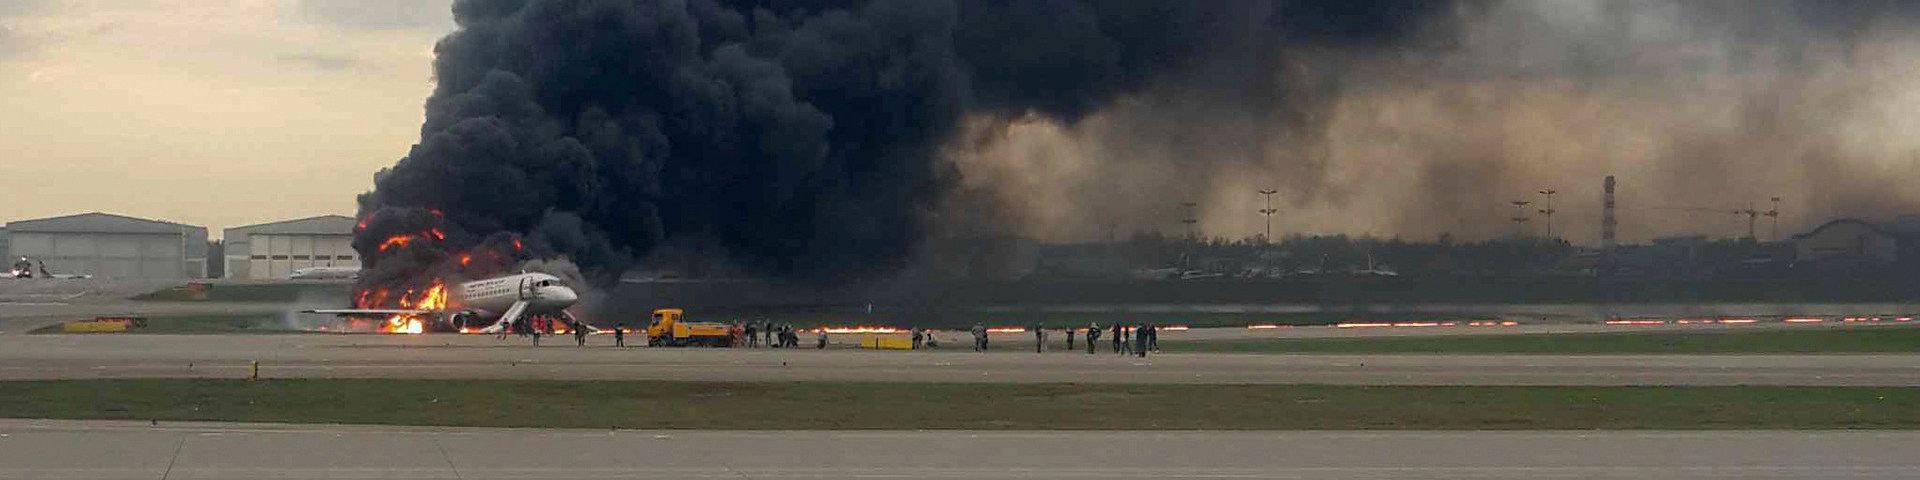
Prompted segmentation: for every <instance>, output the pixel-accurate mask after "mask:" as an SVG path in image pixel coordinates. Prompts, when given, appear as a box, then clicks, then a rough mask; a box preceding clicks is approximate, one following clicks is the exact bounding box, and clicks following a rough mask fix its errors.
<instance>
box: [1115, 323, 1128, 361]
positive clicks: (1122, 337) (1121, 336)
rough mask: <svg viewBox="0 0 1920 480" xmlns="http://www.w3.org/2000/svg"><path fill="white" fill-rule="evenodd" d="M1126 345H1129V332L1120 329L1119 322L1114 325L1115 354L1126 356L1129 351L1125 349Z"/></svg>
mask: <svg viewBox="0 0 1920 480" xmlns="http://www.w3.org/2000/svg"><path fill="white" fill-rule="evenodd" d="M1126 344H1127V331H1126V330H1122V329H1121V328H1120V324H1119V323H1117V322H1116V323H1114V324H1113V353H1118V354H1121V355H1125V354H1126V353H1127V349H1126V348H1123V347H1124V346H1126Z"/></svg>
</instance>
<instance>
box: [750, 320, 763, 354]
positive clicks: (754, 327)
mask: <svg viewBox="0 0 1920 480" xmlns="http://www.w3.org/2000/svg"><path fill="white" fill-rule="evenodd" d="M759 327H760V323H759V322H747V348H760V329H759Z"/></svg>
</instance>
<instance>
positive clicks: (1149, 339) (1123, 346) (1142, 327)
mask: <svg viewBox="0 0 1920 480" xmlns="http://www.w3.org/2000/svg"><path fill="white" fill-rule="evenodd" d="M1108 331H1110V332H1111V333H1112V334H1113V353H1117V354H1121V355H1127V354H1134V355H1139V356H1142V357H1144V356H1147V352H1153V353H1160V326H1159V325H1154V324H1151V323H1142V324H1138V325H1124V324H1119V323H1115V324H1113V326H1112V327H1110V329H1109V330H1108ZM1101 332H1102V330H1101V328H1100V325H1099V324H1092V323H1090V324H1087V354H1088V355H1092V354H1094V353H1096V352H1095V350H1096V349H1097V348H1099V345H1100V343H1099V342H1100V334H1101ZM1127 337H1133V338H1132V340H1131V341H1129V340H1128V338H1127ZM1067 345H1068V346H1067V348H1073V346H1072V345H1073V331H1072V330H1068V331H1067Z"/></svg>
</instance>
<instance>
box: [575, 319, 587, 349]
mask: <svg viewBox="0 0 1920 480" xmlns="http://www.w3.org/2000/svg"><path fill="white" fill-rule="evenodd" d="M573 343H574V344H575V345H576V346H581V347H584V346H587V326H586V325H585V324H582V323H580V322H573Z"/></svg>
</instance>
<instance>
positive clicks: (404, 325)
mask: <svg viewBox="0 0 1920 480" xmlns="http://www.w3.org/2000/svg"><path fill="white" fill-rule="evenodd" d="M388 298H392V292H391V291H389V290H387V289H385V288H371V289H367V290H363V291H361V292H360V293H359V294H358V295H356V296H355V297H354V303H355V306H356V307H359V308H388V304H387V299H388ZM394 302H395V303H397V304H398V308H402V309H414V310H436V311H440V310H446V309H447V285H446V283H445V282H443V281H441V280H440V279H434V280H433V286H432V287H430V288H428V289H427V290H426V291H425V292H420V293H419V294H418V295H416V294H415V293H414V291H412V290H408V291H406V292H403V293H401V294H400V295H399V297H398V298H397V299H395V300H394ZM376 329H377V330H379V331H380V332H381V333H425V332H426V322H423V321H421V319H420V317H419V316H417V315H394V316H390V317H387V320H386V321H385V322H381V323H380V324H379V325H378V326H377V327H376Z"/></svg>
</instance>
